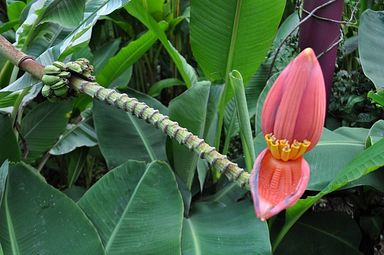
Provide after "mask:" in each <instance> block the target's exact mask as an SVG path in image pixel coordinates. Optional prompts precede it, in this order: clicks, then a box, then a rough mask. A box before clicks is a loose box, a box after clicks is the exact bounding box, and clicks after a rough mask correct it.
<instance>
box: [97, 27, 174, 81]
mask: <svg viewBox="0 0 384 255" xmlns="http://www.w3.org/2000/svg"><path fill="white" fill-rule="evenodd" d="M160 27H161V29H162V30H165V29H166V28H167V27H168V24H167V23H166V22H164V23H161V24H160ZM156 40H157V36H156V34H155V33H153V32H152V31H148V32H146V33H144V34H143V35H141V36H140V37H139V38H138V39H136V40H134V41H132V42H130V43H129V44H128V45H127V46H125V47H124V48H121V49H120V50H119V52H118V53H117V54H116V55H115V56H113V57H112V58H110V59H109V60H108V62H107V64H106V65H105V66H104V68H103V69H102V70H101V71H100V73H99V74H98V75H97V76H96V78H97V81H98V82H99V83H100V84H101V85H103V86H108V85H109V84H111V83H112V82H113V81H114V80H116V79H117V78H118V77H119V76H120V75H121V74H123V73H124V72H125V70H126V69H127V68H129V67H131V66H132V65H133V64H134V63H135V62H136V61H137V60H139V59H140V58H141V57H142V56H143V55H144V53H145V52H147V51H148V50H149V49H150V48H151V47H152V45H153V44H154V43H155V42H156Z"/></svg>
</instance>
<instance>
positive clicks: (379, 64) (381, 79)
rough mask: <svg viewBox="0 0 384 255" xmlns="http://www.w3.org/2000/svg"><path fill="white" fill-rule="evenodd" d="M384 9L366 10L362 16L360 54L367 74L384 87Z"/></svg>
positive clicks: (375, 82)
mask: <svg viewBox="0 0 384 255" xmlns="http://www.w3.org/2000/svg"><path fill="white" fill-rule="evenodd" d="M383 41H384V11H372V10H366V11H365V12H364V13H363V14H362V15H361V18H360V26H359V54H360V61H361V65H362V66H363V71H364V73H365V75H366V76H367V77H368V78H369V79H371V80H372V81H373V83H374V84H375V86H376V88H384V74H383V59H384V45H383Z"/></svg>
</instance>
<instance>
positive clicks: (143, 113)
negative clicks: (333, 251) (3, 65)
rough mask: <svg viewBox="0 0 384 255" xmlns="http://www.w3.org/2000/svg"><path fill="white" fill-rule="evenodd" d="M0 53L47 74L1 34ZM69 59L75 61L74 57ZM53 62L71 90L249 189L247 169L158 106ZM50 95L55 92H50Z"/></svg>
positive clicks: (41, 74) (32, 70)
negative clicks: (153, 130)
mask: <svg viewBox="0 0 384 255" xmlns="http://www.w3.org/2000/svg"><path fill="white" fill-rule="evenodd" d="M0 55H3V56H4V57H6V58H7V59H9V61H11V63H13V64H16V65H18V66H19V67H20V68H21V69H23V70H25V71H27V72H29V73H30V74H32V75H33V76H35V77H37V78H39V79H42V78H43V77H44V75H47V73H46V72H44V69H43V68H44V67H43V66H41V65H40V64H39V63H37V62H36V61H34V60H33V59H31V58H29V57H28V56H26V55H24V54H23V53H22V52H20V51H18V50H17V49H16V48H14V47H13V45H11V44H10V43H9V42H8V41H7V40H6V39H5V38H4V37H2V36H1V35H0ZM25 60H28V61H25ZM82 60H84V59H82ZM24 62H25V63H24ZM71 63H76V61H75V62H71ZM69 65H70V66H71V65H72V64H69ZM55 66H56V67H58V69H61V70H56V72H54V73H51V74H53V75H55V74H57V75H58V76H57V77H59V74H62V73H63V72H66V71H69V72H71V74H72V75H68V74H66V75H65V77H59V78H60V79H61V78H64V79H68V81H69V82H68V86H70V88H72V89H74V90H75V91H78V92H81V93H85V94H87V95H89V96H91V97H93V98H96V99H98V100H100V101H103V102H106V103H108V104H111V105H114V106H115V107H117V108H119V109H121V110H124V111H126V112H129V113H132V114H133V115H135V116H136V117H138V118H141V119H144V120H145V121H147V122H148V123H150V124H152V125H153V126H155V127H157V128H159V129H161V130H162V131H163V132H164V133H166V134H167V135H168V136H169V137H171V138H172V139H176V140H177V141H178V142H179V143H180V144H183V145H185V146H186V147H188V148H189V149H190V150H193V151H195V152H196V153H197V154H199V156H200V157H201V158H205V159H206V160H207V161H208V162H209V163H210V164H211V165H212V166H213V167H215V168H216V169H218V170H219V171H220V173H222V174H224V175H226V176H227V177H228V179H229V180H231V181H235V182H236V183H238V184H239V185H240V186H241V187H243V188H246V189H249V173H248V172H246V171H244V169H242V168H240V167H239V166H238V165H237V164H235V163H233V162H231V161H230V160H228V159H227V157H226V156H224V155H222V154H220V153H219V152H217V151H216V149H215V148H214V147H212V146H210V145H209V144H207V143H206V142H205V141H204V140H203V139H201V138H199V137H198V136H196V135H194V134H192V133H191V132H189V131H188V130H187V129H186V128H183V127H180V126H179V124H178V123H177V122H175V121H172V120H170V119H169V117H168V116H166V115H163V114H161V113H160V112H159V111H158V110H156V109H153V108H151V107H149V106H148V105H146V104H145V103H143V102H139V101H138V100H137V99H136V98H131V97H129V96H128V95H127V94H123V93H118V92H116V91H115V90H112V89H107V88H104V87H102V86H100V85H99V84H98V83H96V82H93V81H91V80H90V79H91V76H89V73H87V72H88V70H86V72H85V73H84V70H80V69H78V70H73V69H74V68H68V64H63V65H62V66H61V64H60V62H55ZM50 68H51V67H48V70H49V69H50ZM51 74H49V75H51ZM73 74H74V75H73ZM62 76H63V75H62ZM68 77H69V78H68ZM46 78H47V77H45V79H44V80H49V81H50V82H51V83H50V84H52V85H53V84H57V82H59V83H60V84H59V85H58V86H56V87H57V88H59V89H60V88H63V87H64V85H63V84H61V81H60V80H58V79H55V78H52V77H49V78H48V79H46ZM54 81H55V82H54ZM52 85H49V88H46V90H48V89H52ZM65 86H67V84H65ZM54 88H55V87H54ZM46 95H52V93H50V92H49V93H47V92H46ZM53 95H56V94H55V93H53ZM56 96H57V95H56Z"/></svg>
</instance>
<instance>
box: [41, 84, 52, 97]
mask: <svg viewBox="0 0 384 255" xmlns="http://www.w3.org/2000/svg"><path fill="white" fill-rule="evenodd" d="M41 94H42V95H43V96H44V97H49V96H50V95H51V94H52V90H51V88H50V87H49V86H47V85H44V86H43V88H42V89H41Z"/></svg>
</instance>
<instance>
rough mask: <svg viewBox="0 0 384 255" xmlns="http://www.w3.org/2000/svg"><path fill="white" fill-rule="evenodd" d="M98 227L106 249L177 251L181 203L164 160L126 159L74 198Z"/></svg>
mask: <svg viewBox="0 0 384 255" xmlns="http://www.w3.org/2000/svg"><path fill="white" fill-rule="evenodd" d="M78 203H79V205H80V207H81V208H82V209H83V210H84V212H85V213H86V214H87V215H88V217H89V218H90V219H91V221H92V222H93V223H94V225H95V226H96V228H97V230H98V231H99V233H100V236H101V238H102V241H103V243H104V245H105V248H106V253H107V254H159V255H161V254H164V255H168V254H179V253H180V238H181V228H182V219H183V218H182V217H183V203H182V199H181V195H180V193H179V191H178V188H177V183H176V179H175V176H174V175H173V173H172V171H171V169H170V168H169V167H168V166H167V165H166V164H165V163H162V162H153V163H151V164H149V165H147V166H146V165H145V164H144V163H143V162H137V161H128V162H126V163H124V164H123V165H121V166H119V167H117V168H115V169H114V170H112V171H110V172H109V173H108V174H106V175H105V176H104V177H103V178H102V179H101V180H100V181H98V182H97V183H96V184H95V185H94V186H93V187H92V188H91V189H90V190H89V191H87V193H86V194H85V195H84V196H83V197H82V198H81V199H80V201H79V202H78Z"/></svg>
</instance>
